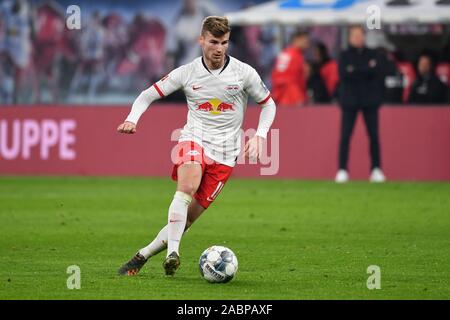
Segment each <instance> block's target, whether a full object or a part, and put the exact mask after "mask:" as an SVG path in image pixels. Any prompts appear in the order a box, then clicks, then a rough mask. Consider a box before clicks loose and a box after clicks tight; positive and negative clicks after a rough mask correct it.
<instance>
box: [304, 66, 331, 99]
mask: <svg viewBox="0 0 450 320" xmlns="http://www.w3.org/2000/svg"><path fill="white" fill-rule="evenodd" d="M305 78H306V86H307V88H308V89H307V93H308V102H309V103H312V104H314V103H329V102H330V101H331V97H330V95H329V94H328V90H327V87H326V86H325V82H324V81H323V79H322V77H321V76H320V70H319V69H318V66H317V65H315V64H310V63H305Z"/></svg>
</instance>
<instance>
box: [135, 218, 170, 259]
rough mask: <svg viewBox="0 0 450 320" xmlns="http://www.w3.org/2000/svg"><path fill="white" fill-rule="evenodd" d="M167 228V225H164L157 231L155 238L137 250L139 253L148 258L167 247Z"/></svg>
mask: <svg viewBox="0 0 450 320" xmlns="http://www.w3.org/2000/svg"><path fill="white" fill-rule="evenodd" d="M167 229H168V226H167V225H165V226H164V228H162V229H161V231H159V233H158V235H157V236H156V238H155V239H154V240H153V241H152V242H150V244H149V245H148V246H146V247H145V248H142V249H141V250H139V253H140V254H142V255H143V256H144V257H145V259H148V258H150V257H151V256H154V255H155V254H158V253H160V252H161V251H163V250H164V249H165V248H167Z"/></svg>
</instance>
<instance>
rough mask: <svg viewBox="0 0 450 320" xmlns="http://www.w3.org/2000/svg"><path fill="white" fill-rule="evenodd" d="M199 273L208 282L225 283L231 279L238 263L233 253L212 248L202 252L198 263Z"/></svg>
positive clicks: (215, 247) (228, 250) (216, 247)
mask: <svg viewBox="0 0 450 320" xmlns="http://www.w3.org/2000/svg"><path fill="white" fill-rule="evenodd" d="M199 267H200V273H201V274H202V276H203V278H204V279H205V280H207V281H209V282H214V283H225V282H228V281H230V280H231V279H233V277H234V276H235V275H236V272H237V269H238V261H237V258H236V255H235V254H234V252H233V251H231V250H230V249H228V248H226V247H222V246H212V247H209V248H208V249H206V250H205V251H203V253H202V255H201V256H200V261H199Z"/></svg>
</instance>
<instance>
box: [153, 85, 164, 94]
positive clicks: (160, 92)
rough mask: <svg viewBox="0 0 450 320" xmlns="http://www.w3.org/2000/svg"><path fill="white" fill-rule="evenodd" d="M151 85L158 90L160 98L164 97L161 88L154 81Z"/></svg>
mask: <svg viewBox="0 0 450 320" xmlns="http://www.w3.org/2000/svg"><path fill="white" fill-rule="evenodd" d="M153 86H154V87H155V89H156V91H158V93H159V95H160V96H161V98H164V93H162V91H161V89H160V88H159V87H158V86H157V84H156V83H154V84H153Z"/></svg>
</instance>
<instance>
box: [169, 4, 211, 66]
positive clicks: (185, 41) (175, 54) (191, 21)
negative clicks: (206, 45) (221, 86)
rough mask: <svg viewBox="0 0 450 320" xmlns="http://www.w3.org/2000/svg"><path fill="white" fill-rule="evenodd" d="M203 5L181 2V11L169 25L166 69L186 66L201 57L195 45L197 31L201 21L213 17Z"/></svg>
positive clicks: (209, 10)
mask: <svg viewBox="0 0 450 320" xmlns="http://www.w3.org/2000/svg"><path fill="white" fill-rule="evenodd" d="M212 11H213V10H211V9H210V8H208V7H206V5H205V3H199V2H197V0H183V5H182V8H181V11H180V12H179V13H178V14H177V15H176V17H175V19H174V23H173V24H171V29H170V30H171V32H172V34H170V35H169V37H168V43H167V51H168V54H169V58H170V59H169V61H168V66H167V69H168V70H170V69H173V68H174V67H177V66H180V65H183V64H186V63H188V62H190V61H192V60H193V59H195V58H196V57H198V56H200V55H201V49H200V46H198V45H197V40H198V37H199V34H198V30H199V28H200V27H201V25H202V22H203V19H204V18H205V17H207V16H210V15H213V14H214V13H213V12H212Z"/></svg>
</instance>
